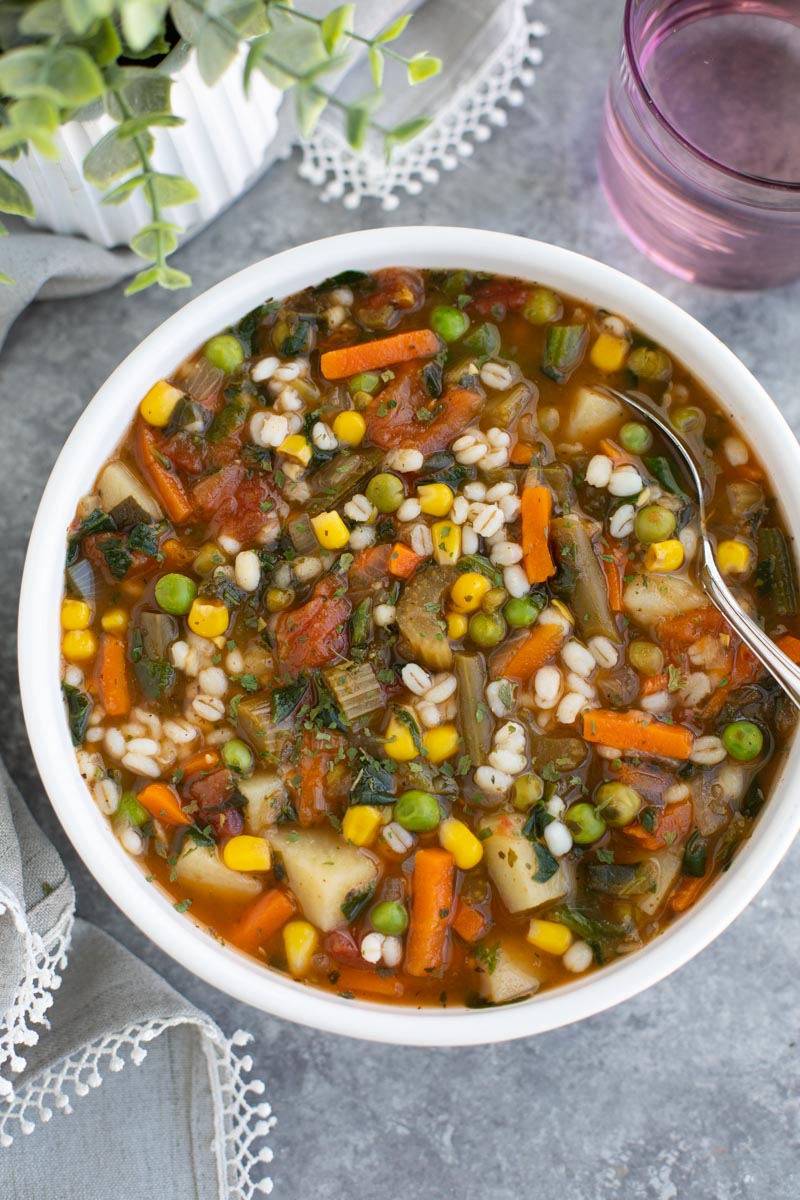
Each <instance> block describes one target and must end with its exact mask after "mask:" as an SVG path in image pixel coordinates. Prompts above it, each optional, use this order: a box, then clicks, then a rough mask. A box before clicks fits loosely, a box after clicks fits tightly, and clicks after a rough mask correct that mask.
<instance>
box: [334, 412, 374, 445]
mask: <svg viewBox="0 0 800 1200" xmlns="http://www.w3.org/2000/svg"><path fill="white" fill-rule="evenodd" d="M333 432H334V434H335V435H336V440H337V441H339V442H344V444H345V445H346V446H358V445H360V443H361V442H363V440H364V434H365V433H366V432H367V422H366V421H365V420H364V418H363V417H362V415H361V413H360V412H352V411H350V410H348V411H347V412H340V413H339V415H338V416H337V417H336V419H335V421H334V422H333Z"/></svg>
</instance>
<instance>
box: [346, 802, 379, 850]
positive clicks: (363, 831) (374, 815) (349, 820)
mask: <svg viewBox="0 0 800 1200" xmlns="http://www.w3.org/2000/svg"><path fill="white" fill-rule="evenodd" d="M382 824H383V811H382V810H381V809H380V808H377V807H376V806H375V805H374V804H353V805H352V806H351V807H350V808H348V810H347V812H346V813H345V814H344V817H343V819H342V833H343V834H344V836H345V837H346V838H347V840H348V842H352V843H353V845H354V846H371V845H372V843H373V842H374V841H375V838H376V837H377V836H378V830H379V829H380V827H381V825H382Z"/></svg>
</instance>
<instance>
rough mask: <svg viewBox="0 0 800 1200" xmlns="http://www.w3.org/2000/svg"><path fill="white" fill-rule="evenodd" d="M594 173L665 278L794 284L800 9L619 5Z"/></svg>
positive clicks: (766, 2)
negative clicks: (615, 64) (615, 59)
mask: <svg viewBox="0 0 800 1200" xmlns="http://www.w3.org/2000/svg"><path fill="white" fill-rule="evenodd" d="M599 171H600V179H601V182H602V185H603V189H604V191H605V193H606V196H607V198H608V201H609V203H610V205H611V208H612V209H613V211H614V213H615V215H616V217H617V219H618V220H619V222H620V224H621V225H622V227H623V229H624V230H625V231H626V233H627V234H628V236H629V237H630V238H631V240H632V241H633V242H634V244H635V245H636V246H637V247H638V248H639V249H640V250H642V251H644V253H645V254H647V255H649V256H650V258H652V259H654V260H655V261H656V262H657V263H659V264H660V265H661V266H662V267H664V268H666V270H668V271H671V272H672V273H673V274H675V275H679V276H680V277H681V278H683V279H689V280H693V281H696V282H699V283H706V284H712V285H716V286H718V287H728V288H760V287H771V286H774V285H776V284H781V283H786V282H788V281H789V280H791V279H796V278H798V277H800V0H627V3H626V6H625V18H624V30H623V41H622V55H621V61H620V64H619V69H618V71H617V72H616V73H615V75H614V76H613V78H612V80H611V84H610V86H609V90H608V95H607V98H606V104H605V113H604V121H603V134H602V139H601V143H600V151H599Z"/></svg>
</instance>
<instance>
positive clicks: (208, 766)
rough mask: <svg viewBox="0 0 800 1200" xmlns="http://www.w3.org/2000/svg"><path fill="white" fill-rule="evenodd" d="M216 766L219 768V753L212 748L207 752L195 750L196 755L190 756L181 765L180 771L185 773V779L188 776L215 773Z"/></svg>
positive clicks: (206, 750)
mask: <svg viewBox="0 0 800 1200" xmlns="http://www.w3.org/2000/svg"><path fill="white" fill-rule="evenodd" d="M216 766H219V751H218V750H212V749H210V748H208V749H205V750H195V752H194V754H190V755H189V757H188V758H185V759H184V760H183V762H182V763H181V764H180V769H181V771H183V774H184V777H186V776H188V775H196V774H197V773H198V772H200V771H203V772H208V771H213V770H214V768H215V767H216Z"/></svg>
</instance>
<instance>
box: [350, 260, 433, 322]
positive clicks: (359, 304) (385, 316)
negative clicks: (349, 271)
mask: <svg viewBox="0 0 800 1200" xmlns="http://www.w3.org/2000/svg"><path fill="white" fill-rule="evenodd" d="M372 278H373V280H374V282H375V284H376V287H375V290H374V291H372V292H370V293H369V294H368V295H367V296H364V297H363V298H359V299H357V300H356V303H355V316H356V320H357V321H358V323H359V325H363V326H364V328H365V329H375V330H383V329H394V327H395V325H397V323H398V322H399V321H400V320H401V318H402V317H405V316H407V315H408V314H409V313H413V312H417V311H418V309H420V308H422V305H423V303H424V301H425V282H424V280H423V278H422V276H421V275H420V273H419V271H411V270H407V269H406V268H404V267H389V268H387V270H385V271H376V272H375V273H374V275H373V276H372Z"/></svg>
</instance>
